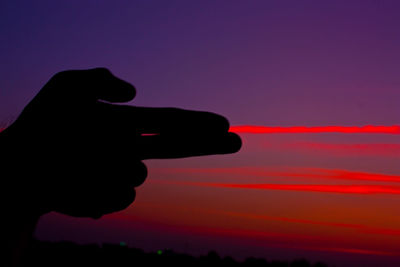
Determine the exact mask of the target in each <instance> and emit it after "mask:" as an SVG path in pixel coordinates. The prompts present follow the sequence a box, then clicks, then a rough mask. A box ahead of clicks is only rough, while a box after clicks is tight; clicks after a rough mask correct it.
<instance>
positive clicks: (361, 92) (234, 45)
mask: <svg viewBox="0 0 400 267" xmlns="http://www.w3.org/2000/svg"><path fill="white" fill-rule="evenodd" d="M0 5H1V6H0V7H1V8H0V17H1V25H2V26H1V27H0V33H1V38H2V40H1V44H0V46H1V49H0V56H1V62H2V64H1V67H0V68H1V70H0V71H1V73H2V77H3V79H1V81H0V89H1V91H0V121H4V120H8V119H10V117H11V118H13V117H15V116H16V115H17V114H18V113H19V112H20V110H21V109H22V108H23V106H24V105H25V104H26V103H27V102H28V101H29V100H30V99H31V98H32V97H33V96H34V95H35V93H36V92H37V91H38V90H39V89H40V87H41V86H42V85H43V84H44V83H45V82H46V81H47V80H48V79H49V77H51V75H52V74H54V73H55V72H57V71H61V70H65V69H73V68H89V67H96V66H105V67H108V68H110V69H111V70H112V71H113V72H114V73H115V74H116V75H118V76H121V77H122V78H124V79H126V80H128V81H129V82H131V83H133V84H134V85H135V86H136V87H137V89H138V95H137V98H136V100H134V101H133V103H135V104H138V105H151V106H180V107H187V108H194V109H206V110H211V111H215V112H219V113H222V114H224V115H226V116H228V117H229V118H230V120H231V122H232V123H234V124H244V123H247V124H266V125H326V124H342V125H360V124H361V125H362V124H366V123H371V124H396V123H397V124H398V123H399V121H400V119H399V116H397V115H395V114H400V105H398V102H399V99H400V90H398V87H399V84H400V75H399V74H398V70H399V69H400V66H399V65H400V63H399V62H400V49H399V47H400V19H399V18H398V11H399V8H400V4H399V3H398V2H397V1H112V2H110V1H56V2H54V1H40V2H37V1H8V2H6V3H4V2H3V3H1V4H0Z"/></svg>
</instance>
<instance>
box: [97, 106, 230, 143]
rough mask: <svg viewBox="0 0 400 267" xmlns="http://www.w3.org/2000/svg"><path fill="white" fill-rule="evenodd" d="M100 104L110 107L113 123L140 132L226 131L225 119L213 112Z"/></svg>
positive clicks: (227, 123) (227, 127) (227, 128)
mask: <svg viewBox="0 0 400 267" xmlns="http://www.w3.org/2000/svg"><path fill="white" fill-rule="evenodd" d="M102 104H104V105H108V107H109V108H110V111H111V110H112V113H113V114H114V116H113V120H114V123H115V122H116V121H117V122H118V123H119V124H120V126H122V127H123V128H124V127H128V128H132V129H133V128H134V130H135V131H136V132H137V133H139V134H161V135H163V134H168V135H169V134H174V133H193V132H195V133H215V134H217V133H226V132H228V130H229V122H228V120H227V119H226V118H225V117H223V116H221V115H218V114H215V113H212V112H205V111H194V110H185V109H179V108H148V107H134V106H126V105H110V104H105V103H102ZM114 123H113V124H114Z"/></svg>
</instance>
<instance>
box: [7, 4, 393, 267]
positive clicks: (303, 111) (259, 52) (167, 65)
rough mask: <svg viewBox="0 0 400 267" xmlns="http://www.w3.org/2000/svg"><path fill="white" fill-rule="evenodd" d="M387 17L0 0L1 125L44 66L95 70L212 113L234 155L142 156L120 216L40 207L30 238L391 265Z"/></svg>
mask: <svg viewBox="0 0 400 267" xmlns="http://www.w3.org/2000/svg"><path fill="white" fill-rule="evenodd" d="M399 12H400V2H399V1H394V0H393V1H384V0H367V1H353V0H346V1H340V0H335V1H333V0H332V1H299V0H284V1H278V0H276V1H266V0H263V1H255V0H251V1H239V0H232V1H228V0H226V1H222V0H221V1H207V0H206V1H205V0H202V1H184V0H182V1H164V0H159V1H153V0H151V1H95V0H92V1H88V0H80V1H77V0H76V1H17V0H16V1H2V2H1V3H0V25H1V26H0V38H1V39H0V40H1V41H0V61H1V63H2V64H0V73H1V77H2V78H1V79H0V128H2V127H5V126H6V125H7V124H9V123H10V122H12V121H13V120H15V119H16V118H17V116H18V114H19V113H20V112H21V111H22V109H23V107H24V106H25V105H26V104H27V103H28V102H29V101H30V100H31V99H32V98H33V97H34V96H35V94H36V93H37V92H38V91H39V90H40V88H41V87H42V86H43V85H44V84H45V83H46V82H47V81H48V79H49V78H50V77H51V76H52V75H53V74H55V73H56V72H58V71H62V70H66V69H86V68H93V67H106V68H108V69H110V70H111V71H112V72H113V73H114V74H115V75H116V76H118V77H120V78H122V79H124V80H126V81H128V82H130V83H132V84H133V85H135V87H136V88H137V96H136V98H135V99H134V100H133V101H131V102H130V103H128V104H131V105H139V106H153V107H164V106H168V107H170V106H171V107H181V108H187V109H195V110H207V111H212V112H216V113H219V114H222V115H224V116H226V117H227V118H228V119H229V121H230V123H231V126H232V128H231V129H232V131H236V132H238V133H239V134H240V136H241V137H242V140H243V147H242V150H241V151H240V152H239V153H237V154H233V155H224V156H210V157H194V158H189V159H179V160H164V161H163V160H147V161H146V162H145V163H146V165H147V166H148V168H149V175H148V178H147V180H146V182H145V183H144V184H143V185H142V186H141V187H139V188H137V198H136V201H135V202H134V203H133V204H132V205H131V206H130V207H129V208H128V209H126V210H125V211H122V212H119V213H115V214H111V215H107V216H104V217H103V218H101V219H100V220H93V219H76V218H71V217H67V216H64V215H59V214H49V215H46V216H45V217H43V218H42V220H41V221H40V223H39V227H38V229H37V232H36V236H37V237H38V238H39V239H43V240H72V241H75V242H79V243H90V242H99V243H102V242H118V243H119V242H121V241H123V242H126V243H127V244H128V245H130V246H135V247H139V248H144V249H145V250H148V251H151V250H152V251H154V250H157V249H164V248H172V249H174V250H176V251H180V252H187V253H193V254H204V253H207V252H208V251H209V250H211V249H213V250H216V251H217V252H219V253H220V254H222V255H231V256H235V257H237V258H238V259H242V258H244V257H247V256H257V257H266V258H268V259H272V258H273V259H281V260H286V259H288V260H291V259H294V258H303V257H304V258H307V259H310V260H312V261H316V260H322V261H325V262H326V263H328V264H336V266H360V265H362V266H398V265H399V262H400V250H399V247H400V164H399V163H400V128H399V126H400V104H399V103H400V17H399ZM241 126H246V127H247V128H246V127H241ZM259 126H263V127H264V128H263V127H261V128H260V127H259ZM332 126H335V127H332ZM260 129H262V130H261V131H260ZM0 176H1V174H0ZM110 179H112V177H110Z"/></svg>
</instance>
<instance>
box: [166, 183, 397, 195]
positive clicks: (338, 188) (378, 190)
mask: <svg viewBox="0 0 400 267" xmlns="http://www.w3.org/2000/svg"><path fill="white" fill-rule="evenodd" d="M159 182H161V181H159ZM161 183H165V184H177V185H189V186H202V187H219V188H239V189H259V190H281V191H305V192H322V193H339V194H365V195H370V194H395V195H398V194H400V186H394V185H321V184H311V185H310V184H226V183H225V184H223V183H202V182H181V181H174V182H172V181H168V182H167V181H162V182H161Z"/></svg>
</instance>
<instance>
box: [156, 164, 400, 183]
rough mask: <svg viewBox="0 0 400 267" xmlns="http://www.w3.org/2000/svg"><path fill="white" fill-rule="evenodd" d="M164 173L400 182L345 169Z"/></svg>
mask: <svg viewBox="0 0 400 267" xmlns="http://www.w3.org/2000/svg"><path fill="white" fill-rule="evenodd" d="M163 172H172V173H191V174H196V173H201V174H230V175H241V176H244V177H251V176H253V177H254V176H255V177H261V178H269V177H298V178H321V179H340V180H356V181H379V182H400V175H391V174H381V173H369V172H360V171H349V170H343V169H324V168H304V167H303V168H288V170H285V171H283V170H279V169H277V168H267V167H266V168H259V167H232V168H177V169H163Z"/></svg>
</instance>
